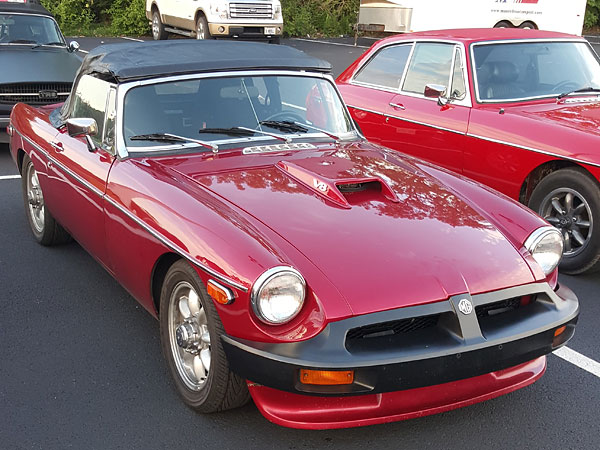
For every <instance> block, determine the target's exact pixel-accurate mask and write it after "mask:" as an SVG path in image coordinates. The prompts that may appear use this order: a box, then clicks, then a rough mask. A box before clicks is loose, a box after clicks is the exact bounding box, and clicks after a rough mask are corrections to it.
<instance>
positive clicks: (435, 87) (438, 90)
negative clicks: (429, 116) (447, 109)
mask: <svg viewBox="0 0 600 450" xmlns="http://www.w3.org/2000/svg"><path fill="white" fill-rule="evenodd" d="M423 95H424V96H425V97H426V98H437V101H438V105H440V106H444V105H446V104H447V103H448V99H447V98H446V97H445V95H446V86H443V85H441V84H428V85H426V86H425V91H424V92H423Z"/></svg>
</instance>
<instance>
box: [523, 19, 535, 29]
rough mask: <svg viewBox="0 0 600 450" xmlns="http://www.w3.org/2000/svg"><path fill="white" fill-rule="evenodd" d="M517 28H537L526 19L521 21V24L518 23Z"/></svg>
mask: <svg viewBox="0 0 600 450" xmlns="http://www.w3.org/2000/svg"><path fill="white" fill-rule="evenodd" d="M519 28H521V29H525V30H537V27H536V26H535V23H533V22H530V21H528V20H527V21H525V22H523V23H522V24H521V25H519Z"/></svg>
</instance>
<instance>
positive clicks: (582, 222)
mask: <svg viewBox="0 0 600 450" xmlns="http://www.w3.org/2000/svg"><path fill="white" fill-rule="evenodd" d="M529 207H530V208H531V209H533V210H534V211H535V212H537V213H538V214H539V215H540V216H542V217H543V218H544V219H546V220H547V221H548V222H550V223H551V224H552V225H554V226H555V227H556V228H558V229H559V230H560V232H561V233H562V235H563V239H564V244H565V246H564V253H563V259H562V261H561V263H560V270H561V271H563V272H564V273H568V274H572V275H575V274H579V273H583V272H591V271H596V270H598V269H600V230H599V229H598V227H599V226H600V185H599V184H598V182H597V181H596V180H594V179H593V178H592V177H591V176H590V175H589V174H588V173H587V172H585V171H584V170H582V169H579V168H568V169H561V170H557V171H556V172H552V173H551V174H550V175H548V176H547V177H545V178H544V179H543V180H542V181H540V182H539V184H538V185H537V186H536V187H535V189H534V190H533V193H532V194H531V199H530V200H529Z"/></svg>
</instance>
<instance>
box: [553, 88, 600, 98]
mask: <svg viewBox="0 0 600 450" xmlns="http://www.w3.org/2000/svg"><path fill="white" fill-rule="evenodd" d="M581 92H600V89H598V88H593V87H584V88H581V89H575V90H574V91H567V92H563V93H562V94H560V95H559V96H558V97H556V99H557V100H560V99H561V98H564V97H566V96H568V95H571V94H579V93H581Z"/></svg>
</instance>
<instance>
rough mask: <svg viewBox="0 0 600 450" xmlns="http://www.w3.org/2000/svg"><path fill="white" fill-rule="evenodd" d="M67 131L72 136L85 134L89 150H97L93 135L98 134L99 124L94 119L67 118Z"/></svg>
mask: <svg viewBox="0 0 600 450" xmlns="http://www.w3.org/2000/svg"><path fill="white" fill-rule="evenodd" d="M67 133H69V136H71V137H77V136H85V141H86V142H87V146H88V150H89V151H90V152H95V151H96V144H94V141H92V136H96V135H97V134H98V124H97V123H96V121H95V120H94V119H88V118H77V119H67Z"/></svg>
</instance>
